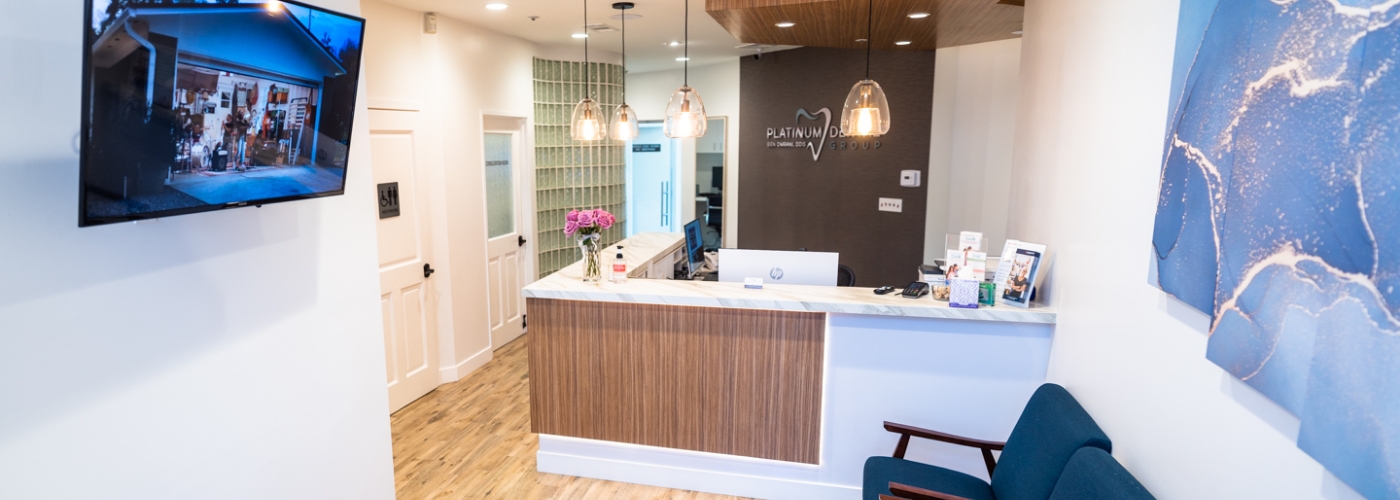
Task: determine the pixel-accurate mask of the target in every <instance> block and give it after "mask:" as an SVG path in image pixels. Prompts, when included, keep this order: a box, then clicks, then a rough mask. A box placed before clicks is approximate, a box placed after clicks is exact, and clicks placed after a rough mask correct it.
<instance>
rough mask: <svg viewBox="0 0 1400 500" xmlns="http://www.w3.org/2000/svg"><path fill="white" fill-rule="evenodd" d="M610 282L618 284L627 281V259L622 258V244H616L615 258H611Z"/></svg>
mask: <svg viewBox="0 0 1400 500" xmlns="http://www.w3.org/2000/svg"><path fill="white" fill-rule="evenodd" d="M612 282H613V283H617V284H619V285H620V284H623V283H626V282H627V260H626V259H624V258H622V245H618V246H617V258H616V259H613V267H612Z"/></svg>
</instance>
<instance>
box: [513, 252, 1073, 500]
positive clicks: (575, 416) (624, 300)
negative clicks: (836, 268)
mask: <svg viewBox="0 0 1400 500" xmlns="http://www.w3.org/2000/svg"><path fill="white" fill-rule="evenodd" d="M681 243H683V238H682V237H681V235H672V234H639V235H637V236H634V237H633V238H630V239H628V240H625V241H623V242H622V243H621V244H622V245H623V247H624V254H625V255H626V258H627V260H628V261H629V267H635V269H634V270H633V273H632V274H634V275H638V276H662V275H666V274H669V268H665V271H666V272H664V273H663V272H658V270H657V269H656V268H655V267H654V266H667V265H670V264H669V263H674V262H675V260H674V259H675V258H676V255H677V249H678V248H680V244H681ZM720 265H723V263H720ZM579 274H580V273H579V269H578V265H577V264H575V265H574V266H570V267H567V268H565V269H563V270H561V271H559V272H557V273H555V274H553V275H551V276H549V277H546V278H544V279H542V280H540V281H538V282H535V283H533V284H531V285H528V286H527V287H525V292H524V293H525V296H526V298H527V311H528V314H529V317H530V340H529V343H530V345H529V358H530V390H531V397H530V410H531V428H532V430H533V431H534V432H536V433H539V434H540V450H539V453H538V455H537V466H538V468H539V470H540V471H543V472H552V473H559V474H568V475H578V476H587V477H596V478H601V479H610V480H617V481H626V482H633V483H643V484H653V485H658V486H667V487H673V488H684V489H691V490H698V491H707V492H714V493H723V494H731V495H739V496H748V497H761V498H859V493H860V481H861V469H862V464H863V462H864V460H865V458H866V457H868V456H871V455H888V454H889V453H890V452H891V451H892V450H893V449H894V445H895V441H896V439H897V436H895V435H893V434H889V433H886V432H885V431H884V430H883V429H882V427H881V422H883V421H884V420H892V421H898V422H902V423H908V424H912V425H918V426H921V427H928V428H934V429H939V430H943V431H947V432H953V433H957V434H962V435H966V436H971V437H980V438H985V439H996V440H1004V439H1005V438H1006V437H1007V435H1008V434H1009V433H1010V431H1011V427H1012V426H1013V425H1014V424H1015V420H1016V418H1017V417H1018V416H1019V414H1020V410H1021V407H1022V406H1023V405H1024V404H1025V402H1026V400H1027V399H1028V398H1029V397H1030V394H1031V393H1032V392H1033V391H1034V390H1035V388H1036V387H1037V386H1039V384H1040V383H1041V382H1043V380H1044V377H1045V368H1046V364H1047V361H1048V355H1049V350H1050V340H1051V337H1052V333H1053V328H1054V323H1055V312H1054V311H1053V310H1051V309H1048V308H1031V309H1019V308H1011V307H990V308H983V309H957V308H950V307H948V305H947V303H946V302H939V301H935V300H933V299H932V298H929V297H924V298H920V299H908V298H904V297H901V296H899V295H898V294H897V293H896V294H891V295H884V296H880V295H875V294H874V293H872V291H871V289H869V288H851V287H813V286H795V285H766V286H765V287H764V288H763V289H759V290H755V289H746V288H744V287H743V285H742V284H739V283H718V282H701V281H680V280H665V279H636V278H634V279H630V280H628V282H627V283H624V284H614V283H609V282H603V283H584V282H582V281H581V280H580V276H579ZM910 274H911V275H912V274H913V270H912V269H911V272H910ZM908 457H909V458H911V459H914V460H924V461H930V462H936V463H939V464H940V465H945V466H949V467H950V468H953V469H956V470H960V471H963V472H967V473H969V474H973V475H977V476H981V477H985V476H986V470H985V467H984V466H983V465H982V459H981V456H980V455H979V454H978V452H977V451H976V450H970V449H967V450H963V449H956V448H953V447H949V446H946V445H941V444H936V443H916V444H915V445H913V446H911V448H910V452H909V454H908Z"/></svg>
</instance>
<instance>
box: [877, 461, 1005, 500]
mask: <svg viewBox="0 0 1400 500" xmlns="http://www.w3.org/2000/svg"><path fill="white" fill-rule="evenodd" d="M891 482H895V483H900V484H907V485H909V486H914V487H918V488H923V489H926V490H933V491H937V492H940V493H947V494H950V495H957V496H960V497H964V498H970V499H972V500H996V497H995V496H993V495H992V487H991V485H988V484H987V482H986V481H983V480H981V479H978V478H976V477H973V476H969V475H967V474H963V473H961V472H957V471H952V470H948V469H944V468H942V467H936V466H932V465H928V464H921V463H918V462H911V461H908V460H904V459H901V458H891V457H870V458H869V459H867V460H866V461H865V486H864V490H863V491H864V496H863V498H864V499H865V500H879V497H880V495H882V494H884V495H888V494H890V483H891Z"/></svg>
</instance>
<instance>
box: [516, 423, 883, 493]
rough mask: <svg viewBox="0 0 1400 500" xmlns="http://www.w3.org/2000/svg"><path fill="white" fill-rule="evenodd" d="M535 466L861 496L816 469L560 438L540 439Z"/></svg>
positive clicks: (727, 487)
mask: <svg viewBox="0 0 1400 500" xmlns="http://www.w3.org/2000/svg"><path fill="white" fill-rule="evenodd" d="M535 467H536V469H538V470H539V471H540V472H547V473H551V474H564V475H569V476H580V477H589V478H594V479H605V480H609V481H621V482H625V483H635V484H645V485H650V486H660V487H664V488H675V489H683V490H691V491H701V492H705V493H716V494H721V495H734V496H742V497H752V498H769V499H778V500H781V499H789V498H791V499H832V500H853V499H859V498H860V497H861V489H860V486H843V485H836V484H825V483H821V482H818V481H816V478H817V477H818V476H819V474H820V472H819V467H817V466H814V465H805V464H793V463H788V462H777V461H772V460H759V459H754V458H748V457H737V456H730V455H719V454H714V453H702V452H695V451H686V450H672V449H667V448H657V447H651V446H638V445H631V444H625V443H612V442H607V441H594V440H590V439H577V438H568V437H562V436H549V435H540V451H539V452H538V453H537V454H536V455H535ZM783 476H787V477H783Z"/></svg>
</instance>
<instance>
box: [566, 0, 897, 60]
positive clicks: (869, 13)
mask: <svg viewBox="0 0 1400 500" xmlns="http://www.w3.org/2000/svg"><path fill="white" fill-rule="evenodd" d="M868 7H869V9H868V10H866V11H865V79H866V80H869V79H870V46H871V45H874V44H875V42H874V40H871V39H870V34H871V32H872V31H874V26H875V0H870V5H869V6H868ZM585 8H586V7H585Z"/></svg>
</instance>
